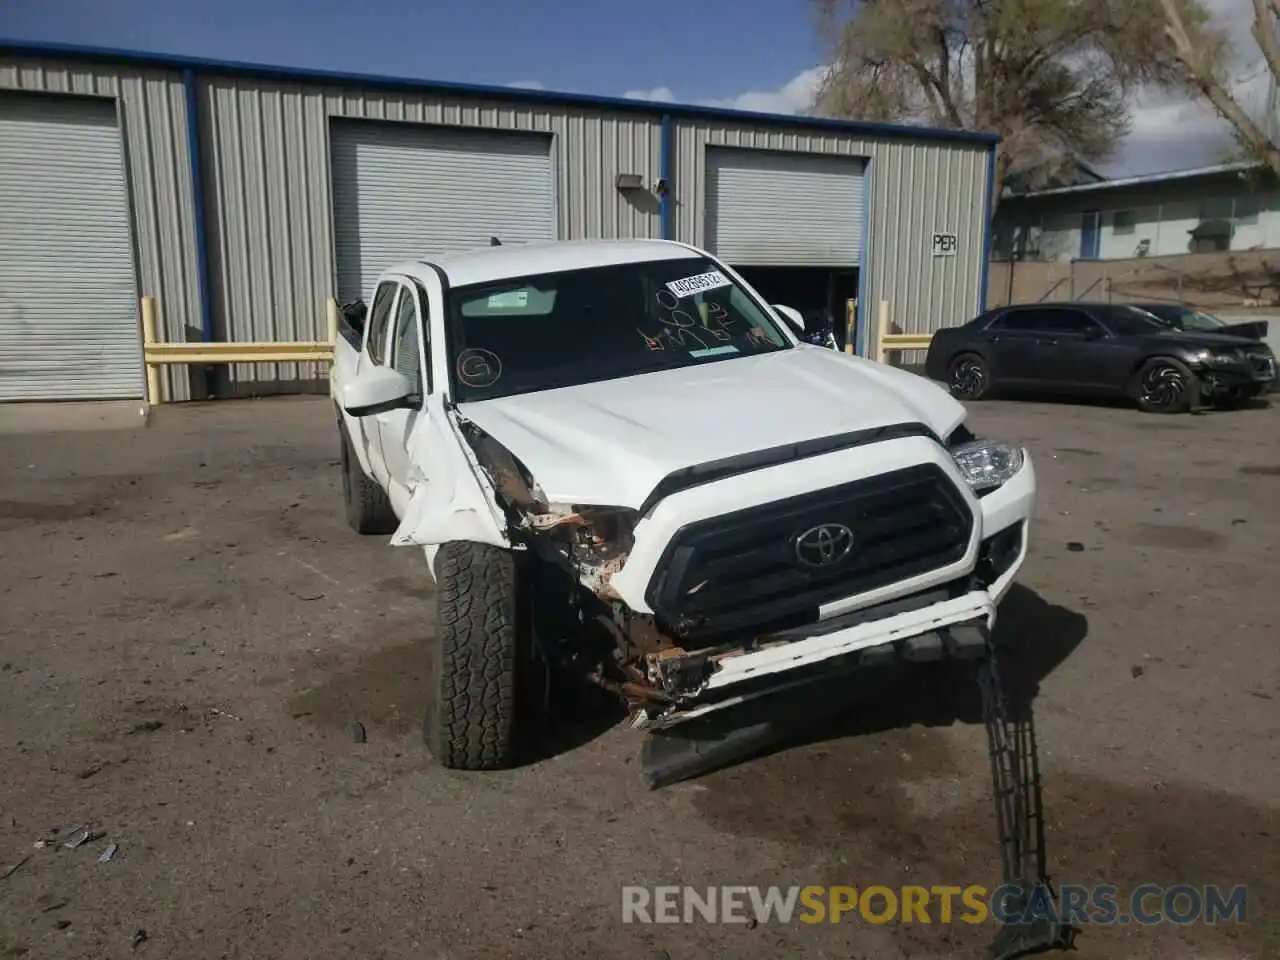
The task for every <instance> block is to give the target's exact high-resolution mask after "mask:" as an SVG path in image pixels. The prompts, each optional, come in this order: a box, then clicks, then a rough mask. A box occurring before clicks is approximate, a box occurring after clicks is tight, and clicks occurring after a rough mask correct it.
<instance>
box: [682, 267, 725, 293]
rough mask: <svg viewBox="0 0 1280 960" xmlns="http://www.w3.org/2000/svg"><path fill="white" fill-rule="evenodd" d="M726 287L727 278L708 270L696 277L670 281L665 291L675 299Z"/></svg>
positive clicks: (718, 272) (717, 272)
mask: <svg viewBox="0 0 1280 960" xmlns="http://www.w3.org/2000/svg"><path fill="white" fill-rule="evenodd" d="M728 285H729V278H728V277H726V276H725V275H724V274H723V273H721V272H720V271H719V270H710V271H708V272H707V273H700V274H698V275H697V276H696V277H685V278H684V279H683V280H672V281H671V282H670V283H668V284H667V289H668V290H670V291H671V292H672V293H674V294H675V295H676V296H677V297H691V296H693V295H694V294H695V293H701V292H702V291H703V290H715V289H716V288H718V287H727V286H728Z"/></svg>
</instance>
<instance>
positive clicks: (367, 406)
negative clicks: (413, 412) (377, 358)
mask: <svg viewBox="0 0 1280 960" xmlns="http://www.w3.org/2000/svg"><path fill="white" fill-rule="evenodd" d="M417 399H418V398H417V397H416V396H415V395H414V392H413V384H412V383H411V382H410V381H409V378H408V377H406V376H404V374H402V373H398V372H397V371H395V370H393V369H391V368H390V367H378V366H368V367H365V368H364V369H362V370H361V371H360V372H359V373H357V374H356V376H355V378H354V379H353V380H352V381H351V382H350V383H348V384H346V385H345V386H343V388H342V409H343V410H345V411H346V412H347V413H349V414H351V416H353V417H369V416H373V415H374V414H375V413H386V412H387V411H388V410H400V409H403V408H405V407H411V406H414V405H415V404H416V402H417Z"/></svg>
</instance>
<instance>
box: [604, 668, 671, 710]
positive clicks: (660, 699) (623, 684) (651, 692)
mask: <svg viewBox="0 0 1280 960" xmlns="http://www.w3.org/2000/svg"><path fill="white" fill-rule="evenodd" d="M591 682H592V683H594V684H596V685H597V686H599V687H601V688H602V689H605V690H608V691H609V692H610V693H612V694H615V695H617V696H618V697H620V698H622V699H623V700H625V701H626V702H627V703H628V704H638V703H653V704H662V705H666V704H669V703H670V702H671V701H670V700H669V699H668V698H667V697H666V696H664V695H663V694H662V693H661V692H660V691H658V690H655V689H653V687H646V686H645V685H644V684H641V683H635V682H634V681H631V680H610V679H609V678H608V677H604V676H600V675H599V674H595V675H593V676H592V677H591Z"/></svg>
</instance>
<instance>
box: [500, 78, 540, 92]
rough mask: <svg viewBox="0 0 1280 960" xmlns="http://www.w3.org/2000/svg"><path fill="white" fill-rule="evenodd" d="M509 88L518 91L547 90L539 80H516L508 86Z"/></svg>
mask: <svg viewBox="0 0 1280 960" xmlns="http://www.w3.org/2000/svg"><path fill="white" fill-rule="evenodd" d="M507 86H508V87H515V88H516V89H517V90H545V89H547V88H546V87H544V86H543V85H542V84H541V82H539V81H537V80H516V81H514V82H512V83H508V84H507Z"/></svg>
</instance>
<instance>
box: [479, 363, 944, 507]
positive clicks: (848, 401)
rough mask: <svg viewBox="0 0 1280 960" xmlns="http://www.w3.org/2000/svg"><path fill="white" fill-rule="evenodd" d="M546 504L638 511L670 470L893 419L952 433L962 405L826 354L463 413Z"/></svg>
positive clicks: (538, 396)
mask: <svg viewBox="0 0 1280 960" xmlns="http://www.w3.org/2000/svg"><path fill="white" fill-rule="evenodd" d="M458 412H459V414H460V415H461V416H463V417H465V418H466V419H468V420H471V421H472V422H473V423H475V424H476V425H477V426H478V427H480V429H482V430H484V431H485V432H486V433H488V434H489V435H490V436H492V437H493V438H494V439H495V440H497V441H498V442H499V443H501V444H502V445H503V446H505V447H506V448H507V449H508V450H509V451H511V453H512V454H514V455H515V456H516V457H517V458H519V460H520V461H521V462H522V463H524V465H525V466H526V467H527V468H528V469H529V472H530V473H531V474H532V475H533V478H534V480H536V481H537V483H538V485H539V486H541V487H542V490H543V492H544V493H545V494H546V496H547V497H548V499H549V500H551V501H553V502H558V503H580V504H596V505H606V504H607V505H613V506H622V507H631V508H637V507H639V506H640V505H641V504H642V503H644V500H645V498H646V497H647V496H648V495H649V493H650V492H652V490H653V489H654V487H656V486H657V484H658V482H659V481H660V480H662V478H663V477H665V476H667V475H668V474H669V473H672V472H673V471H675V470H679V469H681V468H683V467H689V466H693V465H695V464H700V463H706V462H708V461H712V460H719V459H722V458H725V457H732V456H736V455H739V454H744V453H750V452H752V451H755V450H765V449H768V448H770V447H778V446H782V445H784V444H788V443H795V442H799V441H802V440H810V439H814V438H818V437H825V436H832V435H834V434H840V433H850V432H853V431H856V430H866V429H873V428H876V427H882V426H889V425H891V424H897V423H908V422H916V423H923V424H925V425H926V426H928V427H929V428H930V429H932V430H933V431H934V432H935V433H936V434H937V435H938V436H940V437H945V436H946V435H947V434H949V433H950V432H951V431H952V430H954V429H955V427H956V425H957V424H959V423H960V422H961V421H962V420H963V419H964V407H963V406H961V404H959V403H958V402H957V401H955V400H954V399H952V397H951V396H950V395H949V394H948V393H947V392H946V391H945V390H944V389H942V388H941V387H939V386H938V385H937V384H934V383H932V382H930V381H928V380H926V379H924V378H923V377H919V376H916V375H915V374H912V373H907V372H906V371H903V370H898V369H896V368H893V367H888V366H885V365H883V364H879V363H875V362H873V361H870V360H864V359H862V358H860V357H853V356H850V355H848V354H843V353H837V352H835V351H833V350H829V349H826V348H823V347H814V346H808V345H804V346H799V347H796V348H794V349H791V350H786V351H780V352H777V353H769V354H762V355H759V356H755V357H739V358H735V359H732V360H723V361H719V362H716V363H707V364H701V365H697V366H692V367H686V368H684V369H680V370H668V371H662V372H657V373H648V374H644V375H642V376H635V377H625V378H622V379H618V380H602V381H600V382H597V383H588V384H583V385H581V386H575V387H563V388H561V389H558V390H546V391H542V392H539V393H524V394H519V395H517V396H512V397H501V398H498V399H494V400H483V401H478V402H472V403H461V404H459V405H458Z"/></svg>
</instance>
